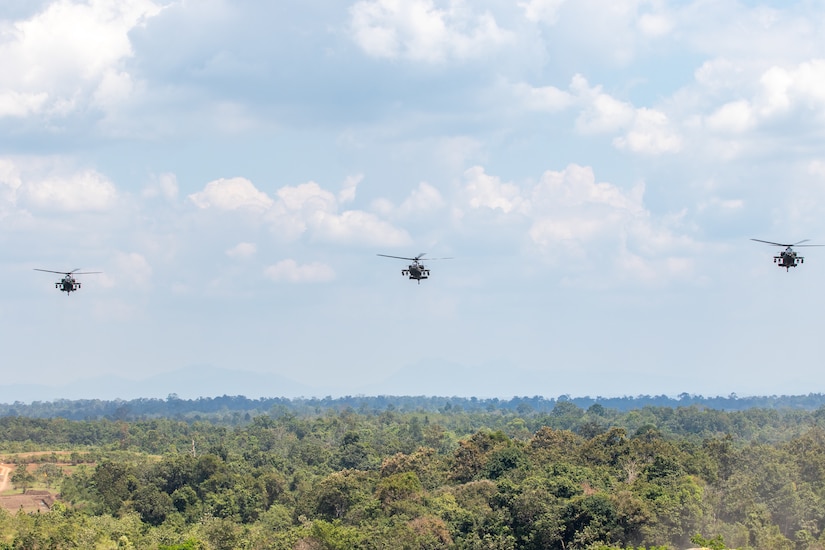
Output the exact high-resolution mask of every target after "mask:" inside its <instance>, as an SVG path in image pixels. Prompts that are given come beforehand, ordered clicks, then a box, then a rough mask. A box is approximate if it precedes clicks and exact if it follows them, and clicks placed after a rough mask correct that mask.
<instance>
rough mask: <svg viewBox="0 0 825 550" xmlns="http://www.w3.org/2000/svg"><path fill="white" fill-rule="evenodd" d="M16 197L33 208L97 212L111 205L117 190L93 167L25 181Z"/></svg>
mask: <svg viewBox="0 0 825 550" xmlns="http://www.w3.org/2000/svg"><path fill="white" fill-rule="evenodd" d="M18 196H20V197H21V198H22V199H23V200H24V202H25V203H26V204H27V205H28V206H30V207H33V208H36V209H43V210H56V211H63V212H87V211H88V212H94V211H97V212H100V211H105V210H108V209H110V208H111V207H112V206H114V204H115V201H116V200H117V190H116V189H115V186H114V185H113V184H112V182H110V181H109V180H108V178H106V177H105V176H104V175H102V174H100V173H99V172H96V171H94V170H84V171H82V172H79V173H75V174H70V175H67V176H50V177H48V178H46V179H43V180H40V181H30V182H25V183H23V185H22V186H21V187H20V188H19V190H18Z"/></svg>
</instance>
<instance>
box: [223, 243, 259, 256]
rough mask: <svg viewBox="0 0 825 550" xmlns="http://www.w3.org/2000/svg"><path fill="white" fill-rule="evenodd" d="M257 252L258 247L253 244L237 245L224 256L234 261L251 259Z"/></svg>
mask: <svg viewBox="0 0 825 550" xmlns="http://www.w3.org/2000/svg"><path fill="white" fill-rule="evenodd" d="M257 252H258V247H257V246H256V245H255V244H254V243H238V244H237V245H235V246H233V247H232V248H230V249H229V250H227V251H226V255H227V256H229V257H230V258H234V259H236V260H245V259H247V258H251V257H252V256H254V255H255V254H256V253H257Z"/></svg>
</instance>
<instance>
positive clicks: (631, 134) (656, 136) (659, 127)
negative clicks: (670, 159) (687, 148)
mask: <svg viewBox="0 0 825 550" xmlns="http://www.w3.org/2000/svg"><path fill="white" fill-rule="evenodd" d="M613 144H614V145H615V146H616V148H618V149H626V150H628V151H632V152H634V153H646V154H651V155H657V154H660V153H675V152H678V151H679V150H680V149H681V148H682V138H681V137H680V136H679V135H678V134H677V133H676V132H675V131H674V130H673V129H672V128H671V126H670V122H669V120H668V118H667V115H665V114H664V113H663V112H661V111H657V110H654V109H644V108H642V109H637V110H636V111H635V113H634V117H633V121H632V122H631V124H630V128H629V129H628V131H627V133H626V134H625V135H624V136H619V137H617V138H615V139H614V140H613Z"/></svg>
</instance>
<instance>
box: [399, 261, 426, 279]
mask: <svg viewBox="0 0 825 550" xmlns="http://www.w3.org/2000/svg"><path fill="white" fill-rule="evenodd" d="M401 275H403V276H405V277H409V278H410V279H414V280H417V281H418V282H419V283H420V282H421V279H426V278H427V277H429V276H430V270H429V269H427V268H426V267H424V266H423V265H422V264H420V263H418V262H415V263H412V264H410V265H409V266H407V269H402V270H401Z"/></svg>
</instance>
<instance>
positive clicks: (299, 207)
mask: <svg viewBox="0 0 825 550" xmlns="http://www.w3.org/2000/svg"><path fill="white" fill-rule="evenodd" d="M275 194H276V195H277V196H278V198H279V199H280V201H281V203H283V205H284V206H285V207H286V209H287V210H290V211H304V212H309V213H312V212H335V210H336V209H337V208H338V201H337V199H336V198H335V195H334V194H333V193H331V192H329V191H326V190H325V189H322V188H321V186H320V185H318V184H317V183H315V182H314V181H310V182H307V183H302V184H300V185H296V186H286V187H281V188H280V189H278V191H277V192H276V193H275Z"/></svg>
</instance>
